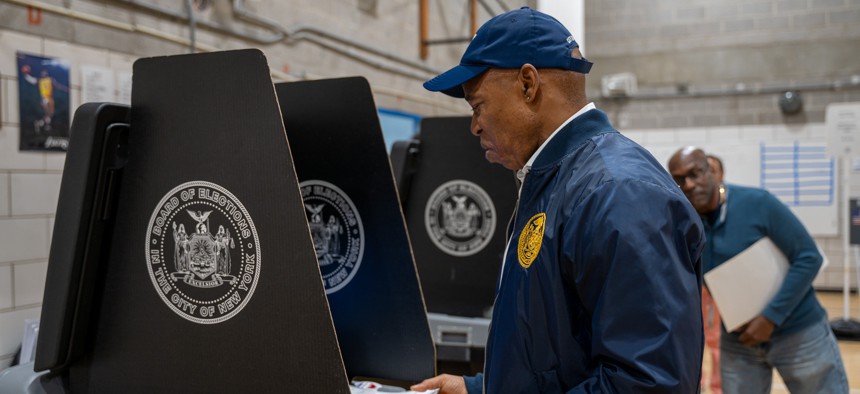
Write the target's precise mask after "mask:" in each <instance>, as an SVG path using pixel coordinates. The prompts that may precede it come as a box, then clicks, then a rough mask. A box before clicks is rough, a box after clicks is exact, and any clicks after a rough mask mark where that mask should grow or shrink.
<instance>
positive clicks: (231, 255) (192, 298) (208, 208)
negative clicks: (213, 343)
mask: <svg viewBox="0 0 860 394" xmlns="http://www.w3.org/2000/svg"><path fill="white" fill-rule="evenodd" d="M260 263H261V257H260V241H259V237H257V230H256V228H255V227H254V221H253V220H251V216H250V215H249V214H248V211H247V210H246V209H245V207H244V206H243V205H242V203H241V202H240V201H239V199H238V198H236V196H235V195H233V193H230V192H229V191H228V190H227V189H225V188H223V187H221V186H219V185H216V184H214V183H211V182H205V181H193V182H186V183H183V184H181V185H179V186H176V187H175V188H173V190H171V191H169V192H168V193H167V194H165V195H164V197H163V198H162V199H161V201H159V203H158V205H157V206H156V207H155V210H154V211H153V212H152V217H151V218H150V219H149V227H148V228H147V232H146V266H147V268H148V270H149V276H150V278H151V279H152V285H153V286H154V287H155V291H156V292H157V293H158V295H159V296H160V297H161V299H162V300H163V301H164V303H165V304H167V306H168V307H169V308H170V309H171V310H172V311H173V312H175V313H176V314H177V315H179V316H181V317H183V318H185V319H187V320H190V321H192V322H195V323H200V324H216V323H221V322H224V321H226V320H228V319H230V318H231V317H233V316H236V314H238V313H239V312H240V311H242V308H244V307H245V305H247V304H248V302H249V301H250V300H251V297H252V296H253V295H254V289H256V287H257V280H258V279H259V277H260Z"/></svg>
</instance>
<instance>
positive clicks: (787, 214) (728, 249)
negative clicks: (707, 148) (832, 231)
mask: <svg viewBox="0 0 860 394" xmlns="http://www.w3.org/2000/svg"><path fill="white" fill-rule="evenodd" d="M668 166H669V172H670V173H671V174H672V177H673V178H674V179H675V182H676V183H678V186H680V187H681V189H682V190H683V191H684V194H685V195H686V196H687V199H689V200H690V202H691V203H692V204H693V207H694V208H696V211H697V212H699V215H701V217H702V222H703V223H704V224H705V237H706V239H707V244H706V245H705V250H704V252H703V256H702V262H703V265H704V267H703V269H704V271H705V272H708V271H710V270H711V269H714V268H716V267H717V266H719V265H720V264H722V263H724V262H725V261H727V260H730V259H731V258H732V257H734V256H736V255H737V254H739V253H740V252H742V251H744V249H746V248H748V247H749V246H750V245H752V244H753V243H755V242H756V241H758V240H759V239H761V238H763V237H769V238H770V239H771V240H772V241H773V243H774V244H775V245H776V246H777V247H778V248H779V249H780V250H781V251H782V252H783V254H785V256H786V257H787V258H788V261H789V263H790V265H791V266H790V268H789V270H788V273H787V275H786V277H785V280H784V281H783V283H782V286H781V287H780V289H779V291H778V292H777V294H776V295H775V296H774V297H773V299H772V300H771V301H770V303H769V304H768V305H767V306H766V307H765V308H764V310H763V311H761V314H759V315H758V316H756V317H755V318H753V319H752V320H750V321H749V322H748V323H746V324H745V325H743V326H741V328H739V329H738V330H737V331H734V332H731V333H726V332H725V331H723V334H722V336H721V338H720V364H721V375H722V385H723V392H725V393H727V394H729V393H770V386H771V381H772V379H773V378H772V369H773V368H776V370H777V371H778V372H779V374H780V375H781V376H782V379H783V381H785V384H786V386H787V387H788V389H789V390H790V391H791V392H792V393H848V381H847V378H846V376H845V370H844V367H843V365H842V359H841V356H840V354H839V348H838V346H837V343H836V338H835V337H834V336H833V333H832V332H831V331H830V326H829V325H828V322H827V313H826V312H825V310H824V308H822V307H821V304H819V302H818V299H817V298H816V297H815V291H814V290H813V289H812V281H813V279H815V275H816V274H817V273H818V269H819V267H820V266H821V262H822V257H821V255H820V254H819V252H818V248H817V247H816V246H815V242H814V241H813V240H812V237H811V236H810V235H809V233H807V231H806V229H805V228H804V227H803V224H801V223H800V221H799V220H798V219H797V218H796V217H795V216H794V214H792V213H791V211H790V210H789V209H788V207H786V206H785V204H783V203H782V202H781V201H779V200H778V199H777V198H776V197H774V196H773V195H772V194H770V193H768V192H767V191H766V190H762V189H757V188H751V187H743V186H736V185H726V184H723V183H721V182H720V181H718V180H717V178H716V177H715V176H714V174H713V171H712V170H711V169H710V167H709V166H708V158H707V155H706V154H705V152H703V151H702V150H701V149H697V148H693V147H686V148H682V149H680V150H678V151H677V152H676V153H675V154H674V155H673V156H672V157H671V158H670V159H669V163H668Z"/></svg>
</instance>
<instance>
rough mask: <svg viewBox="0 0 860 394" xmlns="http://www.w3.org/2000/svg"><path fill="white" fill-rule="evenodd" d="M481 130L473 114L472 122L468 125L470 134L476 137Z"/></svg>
mask: <svg viewBox="0 0 860 394" xmlns="http://www.w3.org/2000/svg"><path fill="white" fill-rule="evenodd" d="M482 131H483V130H482V129H481V126H480V125H479V124H478V121H477V120H476V119H475V117H474V116H473V117H472V124H471V125H469V132H471V133H472V135H474V136H475V137H477V136H479V135H481V132H482Z"/></svg>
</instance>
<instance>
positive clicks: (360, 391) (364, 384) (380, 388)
mask: <svg viewBox="0 0 860 394" xmlns="http://www.w3.org/2000/svg"><path fill="white" fill-rule="evenodd" d="M349 392H350V394H375V393H404V394H436V393H438V392H439V389H430V390H427V391H412V390H406V389H404V388H400V387H397V386H388V385H384V384H380V383H376V382H370V381H358V380H353V381H352V384H350V386H349Z"/></svg>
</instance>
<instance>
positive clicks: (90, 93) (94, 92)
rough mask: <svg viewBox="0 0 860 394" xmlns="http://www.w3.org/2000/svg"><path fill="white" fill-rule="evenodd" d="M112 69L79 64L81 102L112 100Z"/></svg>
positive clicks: (113, 96) (113, 99) (114, 99)
mask: <svg viewBox="0 0 860 394" xmlns="http://www.w3.org/2000/svg"><path fill="white" fill-rule="evenodd" d="M114 101H116V92H115V90H114V75H113V70H111V69H109V68H104V67H96V66H86V65H84V66H81V102H83V103H92V102H107V103H110V102H114Z"/></svg>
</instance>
